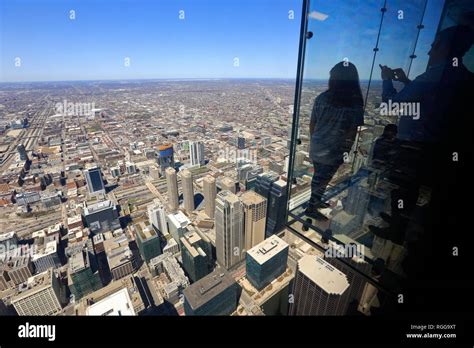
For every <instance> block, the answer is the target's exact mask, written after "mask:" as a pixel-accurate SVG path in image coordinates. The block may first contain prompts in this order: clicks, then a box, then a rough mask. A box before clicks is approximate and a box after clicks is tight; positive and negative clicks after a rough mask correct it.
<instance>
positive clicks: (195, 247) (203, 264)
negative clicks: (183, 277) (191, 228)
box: [181, 232, 209, 282]
mask: <svg viewBox="0 0 474 348" xmlns="http://www.w3.org/2000/svg"><path fill="white" fill-rule="evenodd" d="M203 243H204V241H203V240H202V239H201V237H200V236H199V234H197V233H195V232H187V233H185V234H184V237H182V238H181V246H182V248H181V258H182V264H183V268H184V270H185V271H186V273H187V275H188V277H189V279H191V281H193V282H196V281H198V280H199V279H201V278H203V277H205V276H206V275H207V274H209V267H208V265H209V255H207V254H206V252H205V251H204V249H203V246H204V245H203Z"/></svg>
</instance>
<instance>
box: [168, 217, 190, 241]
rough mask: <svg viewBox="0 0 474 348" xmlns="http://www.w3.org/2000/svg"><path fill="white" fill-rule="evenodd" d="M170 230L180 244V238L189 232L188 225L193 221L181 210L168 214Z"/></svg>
mask: <svg viewBox="0 0 474 348" xmlns="http://www.w3.org/2000/svg"><path fill="white" fill-rule="evenodd" d="M168 222H169V232H170V234H171V236H173V238H174V240H175V241H176V242H177V243H178V244H179V243H180V238H181V237H183V236H184V234H185V233H186V232H187V229H186V227H187V226H188V225H189V224H190V223H191V221H189V219H188V218H187V217H186V215H184V214H183V213H182V212H181V211H178V212H176V213H174V214H169V215H168Z"/></svg>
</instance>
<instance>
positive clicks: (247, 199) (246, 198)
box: [240, 190, 266, 205]
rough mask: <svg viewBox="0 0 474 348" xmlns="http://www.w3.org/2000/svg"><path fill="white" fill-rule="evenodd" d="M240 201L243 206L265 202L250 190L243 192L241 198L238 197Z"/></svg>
mask: <svg viewBox="0 0 474 348" xmlns="http://www.w3.org/2000/svg"><path fill="white" fill-rule="evenodd" d="M240 200H241V201H242V203H243V204H245V205H254V204H259V203H262V202H265V201H266V199H265V198H264V197H262V196H260V195H259V194H258V193H256V192H255V191H252V190H249V191H245V192H244V193H243V194H242V196H240Z"/></svg>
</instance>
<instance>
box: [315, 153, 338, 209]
mask: <svg viewBox="0 0 474 348" xmlns="http://www.w3.org/2000/svg"><path fill="white" fill-rule="evenodd" d="M341 158H342V156H341ZM340 165H341V163H332V164H325V163H318V162H313V167H314V174H313V179H312V180H311V198H310V199H309V205H308V207H309V208H310V209H314V208H317V207H318V206H319V204H320V203H321V199H322V197H323V195H324V192H325V191H326V187H327V186H328V184H329V182H330V181H331V179H332V177H333V176H334V174H336V172H337V169H338V168H339V166H340Z"/></svg>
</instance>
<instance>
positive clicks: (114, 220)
mask: <svg viewBox="0 0 474 348" xmlns="http://www.w3.org/2000/svg"><path fill="white" fill-rule="evenodd" d="M83 215H84V220H85V221H86V225H87V227H89V230H90V231H91V232H92V233H100V232H107V231H114V230H116V229H118V228H120V221H119V215H118V212H117V207H116V206H115V205H113V204H112V202H111V201H109V200H107V201H102V202H98V203H95V204H91V205H89V206H87V207H84V212H83Z"/></svg>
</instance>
